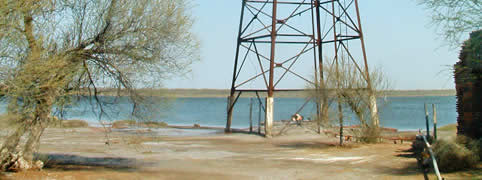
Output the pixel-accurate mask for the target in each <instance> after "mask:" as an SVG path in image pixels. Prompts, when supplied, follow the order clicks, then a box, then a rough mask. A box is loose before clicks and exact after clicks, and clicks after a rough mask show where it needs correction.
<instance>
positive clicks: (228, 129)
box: [224, 95, 234, 133]
mask: <svg viewBox="0 0 482 180" xmlns="http://www.w3.org/2000/svg"><path fill="white" fill-rule="evenodd" d="M233 102H234V95H231V96H229V97H228V119H227V121H226V129H224V132H227V133H230V132H231V122H232V120H233Z"/></svg>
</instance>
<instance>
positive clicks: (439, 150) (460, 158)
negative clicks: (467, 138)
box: [433, 139, 479, 172]
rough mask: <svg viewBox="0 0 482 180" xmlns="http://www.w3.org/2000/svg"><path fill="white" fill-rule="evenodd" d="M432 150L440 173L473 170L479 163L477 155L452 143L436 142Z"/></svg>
mask: <svg viewBox="0 0 482 180" xmlns="http://www.w3.org/2000/svg"><path fill="white" fill-rule="evenodd" d="M433 149H434V153H435V157H436V159H437V163H438V166H439V169H440V171H442V172H454V171H459V170H466V169H469V168H473V167H475V166H476V165H477V164H478V161H479V156H478V154H476V153H474V152H472V151H471V150H469V149H467V148H466V147H465V146H464V145H461V144H458V143H456V142H454V141H447V140H443V139H441V140H438V141H437V142H436V143H435V144H434V146H433Z"/></svg>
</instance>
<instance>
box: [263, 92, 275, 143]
mask: <svg viewBox="0 0 482 180" xmlns="http://www.w3.org/2000/svg"><path fill="white" fill-rule="evenodd" d="M273 110H274V102H273V97H267V98H266V118H265V119H266V121H265V122H264V134H265V136H266V137H267V138H270V137H272V136H273V134H272V129H273Z"/></svg>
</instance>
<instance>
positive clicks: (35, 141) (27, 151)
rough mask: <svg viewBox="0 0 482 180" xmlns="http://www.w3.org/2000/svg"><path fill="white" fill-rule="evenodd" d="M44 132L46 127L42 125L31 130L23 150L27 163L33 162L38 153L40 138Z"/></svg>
mask: <svg viewBox="0 0 482 180" xmlns="http://www.w3.org/2000/svg"><path fill="white" fill-rule="evenodd" d="M44 130H45V127H44V126H42V125H37V126H34V127H32V128H31V130H30V135H29V137H28V140H27V143H25V148H24V150H23V156H24V159H25V160H26V161H29V162H33V156H34V153H36V152H37V151H38V149H39V147H40V136H42V134H43V132H44Z"/></svg>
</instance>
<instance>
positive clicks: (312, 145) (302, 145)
mask: <svg viewBox="0 0 482 180" xmlns="http://www.w3.org/2000/svg"><path fill="white" fill-rule="evenodd" d="M277 146H279V147H283V148H294V149H326V148H332V147H341V148H353V147H356V146H354V145H352V144H346V145H344V146H339V145H338V144H337V143H329V142H293V143H283V144H278V145H277Z"/></svg>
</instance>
